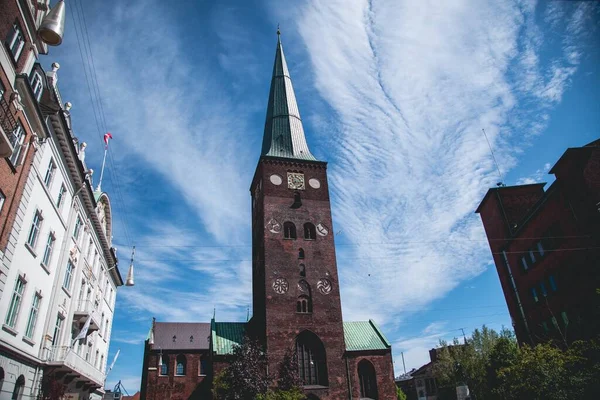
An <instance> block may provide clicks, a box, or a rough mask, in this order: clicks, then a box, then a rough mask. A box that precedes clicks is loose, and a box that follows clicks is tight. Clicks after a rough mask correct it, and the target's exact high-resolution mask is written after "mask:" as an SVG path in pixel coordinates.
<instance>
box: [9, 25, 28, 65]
mask: <svg viewBox="0 0 600 400" xmlns="http://www.w3.org/2000/svg"><path fill="white" fill-rule="evenodd" d="M6 45H7V46H8V49H9V50H10V54H12V56H13V59H14V60H15V62H16V61H17V60H18V59H19V56H20V55H21V52H22V51H23V47H24V46H25V36H24V35H23V31H22V30H21V27H20V26H19V23H18V22H15V23H14V24H13V27H12V29H11V30H10V32H9V33H8V36H7V37H6Z"/></svg>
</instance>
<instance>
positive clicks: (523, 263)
mask: <svg viewBox="0 0 600 400" xmlns="http://www.w3.org/2000/svg"><path fill="white" fill-rule="evenodd" d="M521 267H523V270H524V271H527V270H528V269H529V261H527V257H521Z"/></svg>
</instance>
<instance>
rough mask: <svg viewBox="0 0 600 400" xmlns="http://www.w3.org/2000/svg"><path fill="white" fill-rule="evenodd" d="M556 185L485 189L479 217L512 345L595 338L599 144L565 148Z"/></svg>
mask: <svg viewBox="0 0 600 400" xmlns="http://www.w3.org/2000/svg"><path fill="white" fill-rule="evenodd" d="M550 173H552V174H554V175H555V176H556V181H554V183H552V185H550V187H549V188H548V190H546V191H544V185H545V184H544V183H537V184H532V185H520V186H509V187H497V188H493V189H490V190H489V191H488V192H487V194H486V195H485V197H484V198H483V200H482V202H481V204H480V205H479V207H478V208H477V213H479V214H480V215H481V219H482V221H483V225H484V227H485V232H486V234H487V237H488V241H489V243H490V248H491V250H492V254H493V257H494V262H495V263H496V269H497V271H498V276H499V278H500V283H501V285H502V290H503V291H504V296H505V298H506V303H507V305H508V310H509V312H510V315H511V318H512V321H513V325H514V328H515V332H516V334H517V339H518V340H519V342H521V343H534V344H535V343H539V342H543V341H547V340H553V341H555V342H556V343H558V344H563V345H566V344H568V343H570V342H572V341H574V340H577V339H588V338H591V337H593V336H596V335H598V334H600V323H599V322H600V315H599V312H598V310H599V306H600V304H599V298H600V296H599V295H598V294H597V293H596V290H597V289H598V288H600V273H599V272H598V271H599V267H600V140H596V141H594V142H592V143H590V144H588V145H586V146H584V147H578V148H570V149H567V151H566V152H565V153H564V154H563V155H562V157H561V158H560V159H559V160H558V162H557V163H556V165H554V167H553V168H552V169H551V170H550Z"/></svg>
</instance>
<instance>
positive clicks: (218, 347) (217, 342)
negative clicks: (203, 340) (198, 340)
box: [211, 319, 246, 355]
mask: <svg viewBox="0 0 600 400" xmlns="http://www.w3.org/2000/svg"><path fill="white" fill-rule="evenodd" d="M245 334H246V323H245V322H215V320H214V319H213V320H212V321H211V338H212V339H211V340H212V343H213V351H214V352H215V354H218V355H227V354H233V348H234V346H236V345H240V344H242V340H243V339H244V335H245Z"/></svg>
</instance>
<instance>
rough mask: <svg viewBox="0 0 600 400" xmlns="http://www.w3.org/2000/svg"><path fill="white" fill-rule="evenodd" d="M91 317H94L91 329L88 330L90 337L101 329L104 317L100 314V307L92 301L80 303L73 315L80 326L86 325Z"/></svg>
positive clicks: (81, 301)
mask: <svg viewBox="0 0 600 400" xmlns="http://www.w3.org/2000/svg"><path fill="white" fill-rule="evenodd" d="M90 315H91V316H92V319H91V321H90V327H89V328H88V335H89V334H90V333H92V332H94V331H97V330H98V329H100V325H101V324H102V317H101V316H100V313H99V312H98V307H96V305H95V304H94V302H93V301H92V300H80V301H78V302H77V307H75V312H74V313H73V319H74V320H75V321H77V322H79V323H80V324H84V323H85V321H87V319H88V317H89V316H90Z"/></svg>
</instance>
